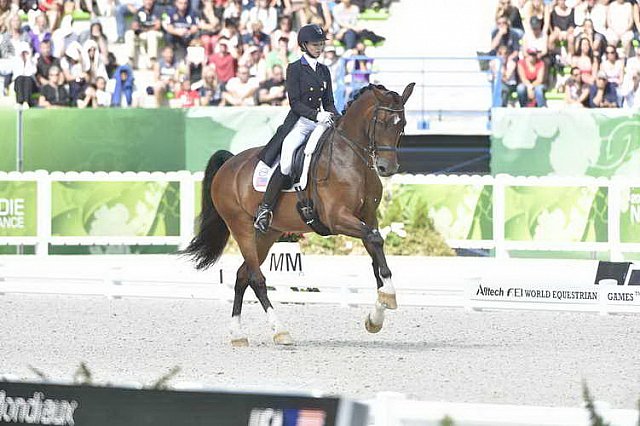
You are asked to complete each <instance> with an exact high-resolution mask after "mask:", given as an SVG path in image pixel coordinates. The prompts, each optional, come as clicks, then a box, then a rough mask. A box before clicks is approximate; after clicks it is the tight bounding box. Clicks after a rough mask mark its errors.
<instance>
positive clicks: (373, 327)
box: [364, 315, 382, 333]
mask: <svg viewBox="0 0 640 426" xmlns="http://www.w3.org/2000/svg"><path fill="white" fill-rule="evenodd" d="M364 328H366V329H367V331H368V332H369V333H377V332H378V331H380V330H382V324H374V323H372V322H371V315H367V319H366V320H365V321H364Z"/></svg>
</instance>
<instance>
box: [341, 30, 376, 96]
mask: <svg viewBox="0 0 640 426" xmlns="http://www.w3.org/2000/svg"><path fill="white" fill-rule="evenodd" d="M352 56H354V57H359V59H350V60H348V61H347V62H346V71H347V74H348V75H349V78H350V79H351V84H350V89H351V90H350V94H349V98H350V97H351V96H353V95H355V94H356V93H357V92H358V91H359V90H360V89H362V88H363V87H364V86H367V85H368V84H369V80H370V76H371V70H372V68H373V58H370V57H367V55H366V52H365V45H364V43H363V42H361V41H359V42H358V43H356V47H355V50H354V52H353V55H352Z"/></svg>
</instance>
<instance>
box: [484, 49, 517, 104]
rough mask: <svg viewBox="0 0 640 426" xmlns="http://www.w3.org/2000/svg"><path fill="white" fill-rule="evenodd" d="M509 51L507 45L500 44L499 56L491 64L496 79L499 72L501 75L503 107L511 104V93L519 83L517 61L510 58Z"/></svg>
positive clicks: (497, 53)
mask: <svg viewBox="0 0 640 426" xmlns="http://www.w3.org/2000/svg"><path fill="white" fill-rule="evenodd" d="M508 52H509V50H508V49H507V46H504V45H502V46H499V47H498V51H497V52H496V56H497V58H496V59H494V60H492V61H491V64H490V65H489V66H490V68H491V72H492V75H493V78H494V79H495V78H497V77H498V74H499V75H500V82H501V89H500V96H501V99H502V106H503V107H506V106H508V105H509V103H510V100H511V94H512V93H514V92H515V91H516V87H517V85H518V83H517V79H516V78H517V75H516V69H517V67H516V62H515V61H511V60H509V55H508Z"/></svg>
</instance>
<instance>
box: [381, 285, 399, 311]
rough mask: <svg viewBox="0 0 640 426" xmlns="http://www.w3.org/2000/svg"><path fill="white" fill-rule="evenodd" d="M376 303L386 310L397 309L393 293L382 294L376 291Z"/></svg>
mask: <svg viewBox="0 0 640 426" xmlns="http://www.w3.org/2000/svg"><path fill="white" fill-rule="evenodd" d="M378 302H380V304H382V305H384V307H385V308H387V309H398V302H396V294H395V293H384V292H382V291H380V290H378Z"/></svg>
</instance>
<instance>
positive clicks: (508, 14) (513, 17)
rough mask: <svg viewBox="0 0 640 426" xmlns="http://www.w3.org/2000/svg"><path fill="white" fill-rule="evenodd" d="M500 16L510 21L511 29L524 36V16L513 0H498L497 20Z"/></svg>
mask: <svg viewBox="0 0 640 426" xmlns="http://www.w3.org/2000/svg"><path fill="white" fill-rule="evenodd" d="M500 18H506V19H507V20H508V21H509V25H510V26H511V29H512V30H513V31H515V32H516V33H518V35H519V36H520V37H521V38H522V36H523V35H524V27H523V26H522V18H521V17H520V11H519V10H518V8H517V7H515V6H514V5H512V4H511V0H498V6H497V7H496V13H495V21H496V22H497V21H498V19H500Z"/></svg>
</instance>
